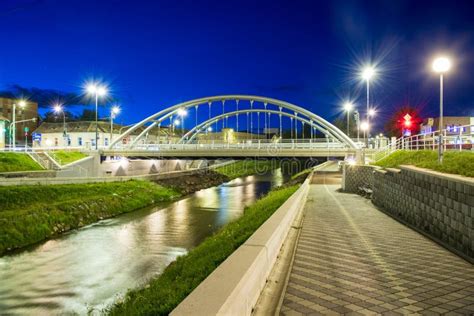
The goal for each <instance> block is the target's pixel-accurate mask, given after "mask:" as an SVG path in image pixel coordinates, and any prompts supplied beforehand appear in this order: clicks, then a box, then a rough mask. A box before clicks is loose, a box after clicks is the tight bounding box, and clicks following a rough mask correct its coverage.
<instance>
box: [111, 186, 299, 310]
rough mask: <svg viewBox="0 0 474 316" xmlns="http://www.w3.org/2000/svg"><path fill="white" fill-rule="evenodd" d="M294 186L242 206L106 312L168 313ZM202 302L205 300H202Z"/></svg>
mask: <svg viewBox="0 0 474 316" xmlns="http://www.w3.org/2000/svg"><path fill="white" fill-rule="evenodd" d="M297 188H298V185H295V186H291V187H286V188H282V189H279V190H274V191H271V192H270V193H269V194H268V195H266V196H265V197H263V198H262V199H260V200H258V201H257V202H256V203H255V204H253V205H251V206H250V207H248V208H246V209H245V212H244V215H242V217H240V218H239V219H238V220H236V221H234V222H231V223H229V224H227V225H226V226H224V227H223V228H222V229H221V230H219V231H218V232H217V233H216V234H214V235H213V236H211V237H209V238H207V239H206V240H205V241H204V242H203V243H201V244H200V245H199V246H197V247H196V248H194V249H193V250H191V251H190V252H189V253H188V254H186V255H184V256H181V257H179V258H178V259H177V260H176V261H175V262H173V263H171V264H170V265H169V266H168V267H167V268H166V269H165V270H164V272H163V273H162V274H161V275H160V276H158V277H157V278H155V279H152V280H151V281H150V282H149V283H148V285H147V286H146V287H144V288H141V289H137V290H131V291H129V292H128V293H127V295H126V296H125V298H124V300H123V301H122V302H118V303H116V304H115V305H113V306H111V307H110V309H109V310H107V311H106V312H107V313H108V314H110V315H168V314H169V313H170V312H171V311H172V310H173V309H174V308H175V307H176V306H177V305H178V304H179V303H180V302H181V301H182V300H183V299H184V298H186V296H187V295H188V294H189V293H191V292H192V291H193V290H194V289H195V288H196V287H197V286H198V285H199V284H200V283H201V282H202V281H203V280H204V279H205V278H206V277H207V276H208V275H209V274H211V272H212V271H214V269H216V268H217V266H219V264H221V263H222V262H223V261H224V260H225V259H226V258H227V257H228V256H230V255H231V254H232V253H233V252H234V251H235V250H236V249H237V248H238V247H239V246H240V245H242V244H243V243H244V242H245V241H246V240H247V239H248V238H249V237H250V236H251V235H252V234H253V233H254V232H255V230H256V229H257V228H258V227H260V225H262V224H263V223H264V222H265V221H266V220H267V219H268V218H269V217H270V216H271V215H272V214H273V213H274V212H275V210H277V209H278V207H280V206H281V205H282V204H283V203H284V202H285V201H286V200H287V199H288V198H289V197H290V196H291V195H292V194H293V193H294V192H295V191H296V189H297ZM203 304H205V302H203Z"/></svg>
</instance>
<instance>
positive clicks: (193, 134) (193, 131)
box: [178, 109, 334, 144]
mask: <svg viewBox="0 0 474 316" xmlns="http://www.w3.org/2000/svg"><path fill="white" fill-rule="evenodd" d="M246 113H270V114H275V115H282V116H286V117H291V118H293V119H295V120H298V121H300V122H304V123H305V124H308V126H311V127H313V128H316V129H317V130H319V131H321V132H322V133H324V134H325V135H326V136H331V137H334V136H333V135H331V134H329V133H328V132H327V131H326V130H325V129H324V128H322V127H321V126H319V125H318V124H316V123H315V122H313V121H311V120H308V119H305V118H303V117H300V116H297V115H294V114H291V113H288V112H280V111H276V110H265V109H254V110H250V109H245V110H239V111H233V112H228V113H225V114H220V115H217V116H214V117H212V118H211V119H208V120H206V121H204V122H202V123H200V124H198V125H197V126H195V127H193V128H192V129H191V130H189V131H188V132H187V133H186V134H184V135H183V136H182V137H181V139H180V140H179V141H178V144H179V143H182V142H184V141H185V140H186V138H188V137H189V136H190V135H191V137H189V139H188V140H187V142H186V143H189V142H191V141H192V140H193V139H194V138H195V137H196V136H197V135H198V134H199V133H201V132H202V131H205V129H206V128H207V127H208V126H210V125H212V124H214V123H215V122H218V121H221V120H223V119H226V118H227V117H232V116H237V115H240V114H246Z"/></svg>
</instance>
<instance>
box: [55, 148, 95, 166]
mask: <svg viewBox="0 0 474 316" xmlns="http://www.w3.org/2000/svg"><path fill="white" fill-rule="evenodd" d="M49 154H50V155H51V157H52V158H53V159H54V160H56V161H57V162H58V163H59V164H60V165H67V164H69V163H71V162H74V161H77V160H80V159H82V158H85V157H87V155H86V154H84V153H81V152H80V151H66V150H55V151H51V152H49Z"/></svg>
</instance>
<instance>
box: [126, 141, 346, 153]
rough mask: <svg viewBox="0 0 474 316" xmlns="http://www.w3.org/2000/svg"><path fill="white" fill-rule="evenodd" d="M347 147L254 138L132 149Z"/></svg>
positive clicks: (344, 146)
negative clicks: (251, 139) (234, 141)
mask: <svg viewBox="0 0 474 316" xmlns="http://www.w3.org/2000/svg"><path fill="white" fill-rule="evenodd" d="M324 148H325V149H345V148H347V146H346V145H345V144H341V143H339V142H327V141H325V140H323V141H320V140H317V141H314V140H313V141H311V140H298V141H296V140H280V141H272V140H266V139H262V140H253V141H241V142H237V143H230V142H229V143H223V142H213V141H210V142H206V143H203V142H195V143H191V144H185V143H181V144H176V143H174V144H139V145H135V147H133V148H132V149H131V150H156V151H165V150H166V151H169V150H212V149H242V150H245V149H253V150H255V149H295V150H297V149H324ZM124 149H126V148H124Z"/></svg>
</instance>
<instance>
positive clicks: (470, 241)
mask: <svg viewBox="0 0 474 316" xmlns="http://www.w3.org/2000/svg"><path fill="white" fill-rule="evenodd" d="M373 181H374V184H373V188H374V189H373V194H372V202H373V203H374V204H375V205H376V206H378V207H380V208H381V209H383V210H384V211H386V212H388V213H389V214H391V215H392V216H395V217H396V218H399V219H402V220H403V221H404V222H406V223H408V224H410V225H413V226H414V227H416V228H418V229H420V230H422V231H423V232H425V233H427V234H428V235H430V236H432V237H434V238H436V239H437V240H439V241H440V242H442V243H443V244H445V245H447V246H448V247H452V248H454V249H456V250H457V251H459V252H460V253H462V254H464V255H465V256H467V257H469V258H471V260H472V262H474V181H468V180H465V181H461V180H458V179H456V178H455V177H440V176H436V175H434V174H431V173H422V172H417V171H415V170H410V169H406V168H403V167H402V170H401V172H395V171H387V172H385V171H377V172H375V173H374V176H373Z"/></svg>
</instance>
